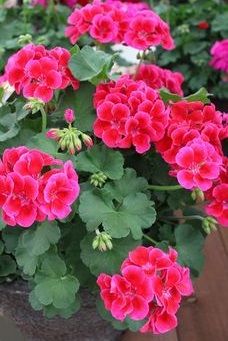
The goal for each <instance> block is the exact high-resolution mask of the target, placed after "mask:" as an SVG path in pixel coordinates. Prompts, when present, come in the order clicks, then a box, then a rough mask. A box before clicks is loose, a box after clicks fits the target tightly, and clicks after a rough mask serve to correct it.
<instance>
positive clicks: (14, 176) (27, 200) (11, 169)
mask: <svg viewBox="0 0 228 341" xmlns="http://www.w3.org/2000/svg"><path fill="white" fill-rule="evenodd" d="M54 166H58V167H57V168H53V167H54ZM0 188H1V192H0V208H1V211H2V218H3V221H4V222H5V223H6V224H8V225H10V226H15V225H19V226H22V227H30V226H31V225H32V224H33V223H34V222H36V221H38V222H42V221H44V220H45V219H48V220H54V219H63V218H65V217H67V216H68V215H69V213H70V212H71V205H72V204H73V202H74V201H75V200H76V199H77V197H78V195H79V191H80V188H79V184H78V176H77V173H76V172H75V170H74V168H73V164H72V162H71V161H67V162H66V163H65V164H62V161H60V160H56V159H54V158H53V157H52V156H51V155H48V154H46V153H44V152H41V151H39V150H36V149H28V148H27V147H17V148H10V149H6V150H5V151H4V153H3V156H2V160H1V159H0Z"/></svg>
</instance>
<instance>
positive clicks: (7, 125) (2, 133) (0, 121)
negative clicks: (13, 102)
mask: <svg viewBox="0 0 228 341" xmlns="http://www.w3.org/2000/svg"><path fill="white" fill-rule="evenodd" d="M19 130H20V126H19V125H18V123H17V116H16V114H12V113H11V112H10V109H9V108H8V107H7V106H4V107H2V108H0V142H3V141H6V140H9V139H11V138H12V137H14V136H16V135H17V134H18V133H19Z"/></svg>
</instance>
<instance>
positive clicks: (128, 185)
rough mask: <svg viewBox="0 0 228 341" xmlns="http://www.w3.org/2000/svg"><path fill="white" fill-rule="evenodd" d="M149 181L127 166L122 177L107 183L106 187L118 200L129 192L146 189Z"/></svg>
mask: <svg viewBox="0 0 228 341" xmlns="http://www.w3.org/2000/svg"><path fill="white" fill-rule="evenodd" d="M147 187H148V182H147V180H146V179H145V178H143V177H137V174H136V171H135V170H134V169H131V168H126V169H125V171H124V175H123V177H122V178H121V179H119V180H117V181H113V182H110V183H107V184H106V185H105V189H106V190H107V192H109V193H110V195H111V196H113V198H115V199H116V200H117V201H121V200H122V199H123V198H125V197H126V196H127V195H128V194H135V193H138V192H144V191H146V189H147Z"/></svg>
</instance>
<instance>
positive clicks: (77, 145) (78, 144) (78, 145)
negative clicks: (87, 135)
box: [72, 135, 82, 152]
mask: <svg viewBox="0 0 228 341" xmlns="http://www.w3.org/2000/svg"><path fill="white" fill-rule="evenodd" d="M72 139H73V143H74V146H75V149H76V150H77V151H78V152H79V151H80V150H81V149H82V142H81V140H80V139H79V137H78V135H73V136H72Z"/></svg>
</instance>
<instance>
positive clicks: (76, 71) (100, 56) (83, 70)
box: [69, 46, 114, 84]
mask: <svg viewBox="0 0 228 341" xmlns="http://www.w3.org/2000/svg"><path fill="white" fill-rule="evenodd" d="M113 58H114V56H113V55H109V54H107V53H105V52H102V51H96V50H94V49H93V48H92V47H91V46H84V47H83V48H82V49H81V50H77V51H76V53H74V54H73V56H72V57H71V61H70V64H69V65H70V70H71V72H72V73H73V75H74V76H75V78H77V79H79V80H80V81H92V82H93V83H94V84H95V83H96V82H94V80H93V79H94V78H95V77H98V79H99V80H100V79H105V78H107V73H108V71H109V70H110V68H111V66H112V63H113ZM99 76H100V77H99Z"/></svg>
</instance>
